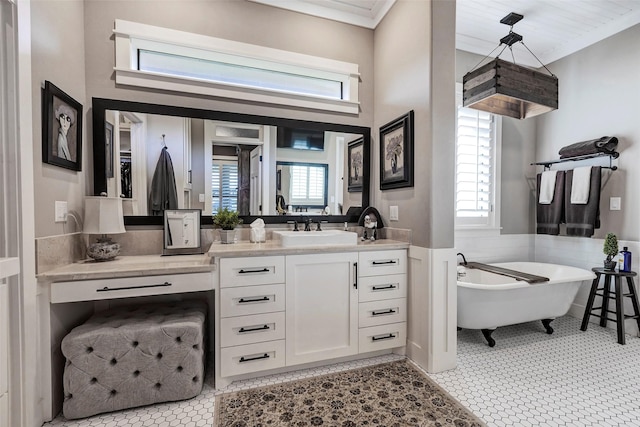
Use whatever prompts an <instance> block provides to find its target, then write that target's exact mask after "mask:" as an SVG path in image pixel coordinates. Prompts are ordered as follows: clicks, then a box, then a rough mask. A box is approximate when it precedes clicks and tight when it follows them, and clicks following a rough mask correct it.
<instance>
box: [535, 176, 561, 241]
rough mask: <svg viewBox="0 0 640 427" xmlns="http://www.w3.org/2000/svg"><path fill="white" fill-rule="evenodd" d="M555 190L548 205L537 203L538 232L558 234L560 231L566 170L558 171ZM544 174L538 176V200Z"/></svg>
mask: <svg viewBox="0 0 640 427" xmlns="http://www.w3.org/2000/svg"><path fill="white" fill-rule="evenodd" d="M556 172H557V173H556V180H555V190H554V194H555V196H554V197H553V200H552V201H551V203H549V204H548V205H543V204H541V203H537V204H536V233H538V234H552V235H554V236H557V235H558V234H559V233H560V223H561V222H563V219H564V186H565V172H564V171H556ZM541 181H542V174H541V173H539V174H538V176H537V187H536V190H537V192H538V194H537V197H536V200H540V188H541Z"/></svg>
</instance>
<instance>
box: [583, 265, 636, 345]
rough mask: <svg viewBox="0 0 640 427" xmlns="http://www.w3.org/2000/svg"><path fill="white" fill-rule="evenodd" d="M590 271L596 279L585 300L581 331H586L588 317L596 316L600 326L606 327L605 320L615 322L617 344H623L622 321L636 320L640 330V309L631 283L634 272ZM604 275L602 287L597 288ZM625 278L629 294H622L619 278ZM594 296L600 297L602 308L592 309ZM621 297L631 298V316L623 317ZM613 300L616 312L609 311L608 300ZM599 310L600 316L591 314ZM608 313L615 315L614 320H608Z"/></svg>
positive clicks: (633, 285) (601, 269)
mask: <svg viewBox="0 0 640 427" xmlns="http://www.w3.org/2000/svg"><path fill="white" fill-rule="evenodd" d="M591 271H593V272H594V273H596V278H595V279H593V283H592V284H591V292H590V293H589V299H588V300H587V306H586V307H585V309H584V317H583V318H582V325H581V326H580V330H581V331H586V330H587V325H588V324H589V317H590V316H596V317H599V318H600V326H603V327H604V326H607V320H610V321H612V322H616V326H617V329H618V344H623V345H624V344H625V339H624V321H625V319H636V322H638V329H640V308H639V306H638V294H637V293H636V287H635V284H634V283H633V278H634V277H635V276H636V275H637V273H636V272H635V271H615V270H612V271H609V270H605V269H604V268H592V269H591ZM602 275H604V287H603V288H598V283H599V282H600V277H601V276H602ZM612 276H613V277H614V278H615V287H614V290H613V294H614V295H611V286H610V285H611V277H612ZM621 277H626V278H627V286H628V287H629V293H628V294H623V290H622V283H621V280H620V278H621ZM598 291H603V292H602V293H598ZM596 295H599V296H601V297H602V306H600V307H595V308H594V307H593V301H594V299H595V298H596ZM622 297H629V298H631V303H632V304H633V313H634V314H633V315H625V314H624V305H623V300H622ZM611 298H615V300H616V310H615V311H613V310H609V299H611ZM596 310H600V314H599V315H598V314H593V312H594V311H596ZM609 313H613V314H615V315H616V318H615V319H609V317H608V316H609Z"/></svg>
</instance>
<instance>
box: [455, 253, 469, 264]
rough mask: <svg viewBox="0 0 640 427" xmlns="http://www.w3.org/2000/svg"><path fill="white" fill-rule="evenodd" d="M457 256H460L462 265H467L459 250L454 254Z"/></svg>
mask: <svg viewBox="0 0 640 427" xmlns="http://www.w3.org/2000/svg"><path fill="white" fill-rule="evenodd" d="M457 256H461V257H462V263H461V264H462V265H467V259H466V258H465V257H464V255H463V254H462V253H461V252H458V253H457V254H456V257H457Z"/></svg>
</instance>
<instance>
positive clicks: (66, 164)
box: [42, 80, 82, 171]
mask: <svg viewBox="0 0 640 427" xmlns="http://www.w3.org/2000/svg"><path fill="white" fill-rule="evenodd" d="M61 118H62V120H65V121H66V122H67V123H68V124H69V127H68V128H67V130H66V134H65V131H64V127H63V126H62V125H61ZM42 161H43V162H44V163H49V164H51V165H55V166H60V167H62V168H66V169H71V170H74V171H81V170H82V104H80V103H79V102H78V101H76V100H75V99H73V98H72V97H70V96H69V95H67V94H66V93H64V92H63V91H62V90H61V89H60V88H58V87H57V86H56V85H54V84H53V83H51V82H50V81H48V80H47V81H45V82H44V89H43V90H42Z"/></svg>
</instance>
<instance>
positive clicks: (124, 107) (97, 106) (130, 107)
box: [91, 98, 371, 225]
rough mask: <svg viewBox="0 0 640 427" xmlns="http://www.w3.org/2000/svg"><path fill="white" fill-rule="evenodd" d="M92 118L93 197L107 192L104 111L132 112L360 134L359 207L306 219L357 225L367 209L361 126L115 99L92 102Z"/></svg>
mask: <svg viewBox="0 0 640 427" xmlns="http://www.w3.org/2000/svg"><path fill="white" fill-rule="evenodd" d="M91 108H92V116H93V121H92V124H93V193H94V195H100V193H103V192H106V191H107V178H106V172H107V171H106V150H105V138H106V135H105V126H104V123H105V119H106V111H107V110H118V111H131V112H134V113H147V114H159V115H167V116H176V117H191V118H195V119H205V120H219V121H228V122H237V123H252V124H259V125H271V126H285V127H302V128H305V129H311V130H326V131H333V132H343V133H354V134H362V135H363V138H364V147H363V148H364V150H363V151H364V153H363V154H364V162H363V166H362V169H363V171H362V172H363V178H364V182H363V188H362V206H361V207H360V208H359V209H354V208H355V207H352V208H350V209H349V211H348V212H347V214H348V215H308V217H309V218H311V219H312V220H316V219H318V220H319V219H322V220H323V221H329V222H336V223H342V222H357V221H358V219H359V217H360V213H361V212H362V209H364V208H365V207H367V206H369V188H370V170H371V167H370V166H371V154H370V150H371V128H369V127H364V126H353V125H343V124H336V123H323V122H311V121H305V120H293V119H284V118H280V117H269V116H258V115H252V114H241V113H231V112H227V111H214V110H202V109H198V108H189V107H177V106H171V105H160V104H148V103H143V102H133V101H123V100H117V99H106V98H92V100H91ZM241 218H242V219H243V221H244V224H250V223H251V222H253V221H254V220H255V219H256V218H262V219H263V220H264V222H265V223H267V224H282V223H286V222H287V221H291V220H292V217H291V215H264V216H259V217H258V216H243V217H241ZM201 220H202V221H201V224H202V225H212V224H213V219H212V218H211V216H203V217H202V218H201ZM124 223H125V225H163V216H125V217H124Z"/></svg>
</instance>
